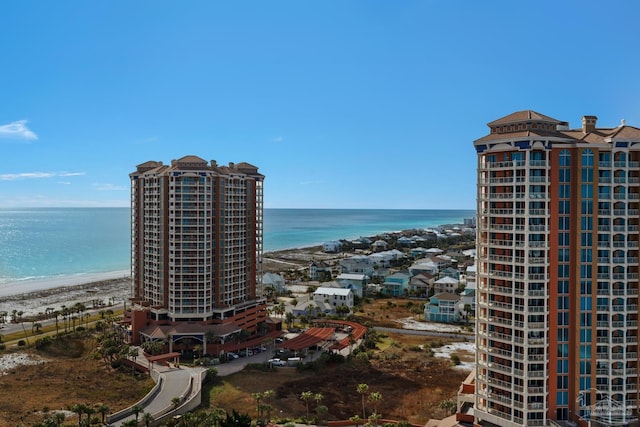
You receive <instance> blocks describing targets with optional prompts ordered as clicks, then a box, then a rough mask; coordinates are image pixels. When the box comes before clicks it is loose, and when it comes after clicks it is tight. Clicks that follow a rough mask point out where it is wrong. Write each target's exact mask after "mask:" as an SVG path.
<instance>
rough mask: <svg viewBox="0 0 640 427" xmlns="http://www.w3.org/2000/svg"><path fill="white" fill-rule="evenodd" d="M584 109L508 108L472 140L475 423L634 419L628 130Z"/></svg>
mask: <svg viewBox="0 0 640 427" xmlns="http://www.w3.org/2000/svg"><path fill="white" fill-rule="evenodd" d="M596 120H597V118H596V117H595V116H584V117H583V118H582V127H581V128H578V129H570V128H569V125H568V123H567V122H563V121H560V120H556V119H553V118H551V117H547V116H545V115H542V114H539V113H536V112H534V111H520V112H516V113H513V114H510V115H508V116H506V117H503V118H501V119H498V120H496V121H494V122H491V123H489V124H488V126H489V128H490V132H489V134H488V135H487V136H485V137H483V138H480V139H478V140H476V141H475V142H474V146H475V149H476V151H477V155H478V183H477V190H478V193H477V203H478V205H477V209H478V218H477V227H478V231H477V256H478V271H477V281H478V282H477V283H478V285H477V287H478V289H477V313H476V314H477V321H476V337H477V339H476V342H477V349H478V350H477V358H476V362H477V367H476V385H475V389H476V391H475V393H476V402H475V410H474V415H475V420H476V424H477V425H483V426H493V425H498V426H542V425H557V423H559V424H563V423H564V424H567V425H574V424H572V423H578V424H580V425H585V426H586V425H587V423H588V422H599V423H600V424H603V425H626V424H630V423H634V422H636V416H637V411H638V390H639V376H638V365H639V361H640V359H639V357H638V270H639V267H638V244H639V241H640V230H639V227H640V214H639V211H640V129H638V128H635V127H631V126H626V125H625V124H624V121H623V123H622V124H621V125H620V126H618V127H614V128H599V127H597V126H596ZM594 425H595V424H594Z"/></svg>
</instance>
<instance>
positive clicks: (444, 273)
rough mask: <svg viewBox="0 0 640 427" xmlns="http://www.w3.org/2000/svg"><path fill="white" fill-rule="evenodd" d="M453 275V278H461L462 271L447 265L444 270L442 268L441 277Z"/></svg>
mask: <svg viewBox="0 0 640 427" xmlns="http://www.w3.org/2000/svg"><path fill="white" fill-rule="evenodd" d="M443 277H451V278H452V279H456V280H458V281H459V280H460V271H458V269H457V268H452V267H447V268H445V269H444V270H440V278H443Z"/></svg>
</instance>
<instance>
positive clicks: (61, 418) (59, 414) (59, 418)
mask: <svg viewBox="0 0 640 427" xmlns="http://www.w3.org/2000/svg"><path fill="white" fill-rule="evenodd" d="M64 418H65V416H64V412H56V413H55V414H53V419H54V421H55V422H56V427H60V426H61V425H62V422H63V421H64Z"/></svg>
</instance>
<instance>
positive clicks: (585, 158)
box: [582, 148, 593, 166]
mask: <svg viewBox="0 0 640 427" xmlns="http://www.w3.org/2000/svg"><path fill="white" fill-rule="evenodd" d="M582 166H593V151H592V150H591V149H589V148H587V149H586V150H583V151H582Z"/></svg>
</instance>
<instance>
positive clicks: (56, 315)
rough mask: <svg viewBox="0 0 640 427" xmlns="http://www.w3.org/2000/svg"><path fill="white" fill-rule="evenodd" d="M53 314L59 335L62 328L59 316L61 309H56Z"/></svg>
mask: <svg viewBox="0 0 640 427" xmlns="http://www.w3.org/2000/svg"><path fill="white" fill-rule="evenodd" d="M51 314H52V316H53V317H54V318H55V319H56V335H58V334H59V333H60V329H59V326H58V316H60V311H58V310H54V311H53V312H52V313H51Z"/></svg>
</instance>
